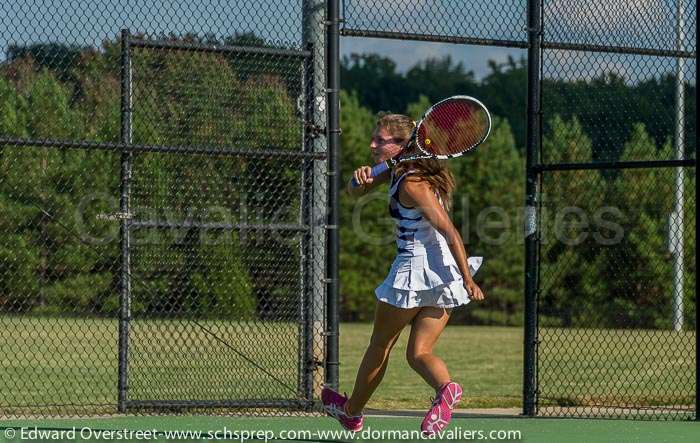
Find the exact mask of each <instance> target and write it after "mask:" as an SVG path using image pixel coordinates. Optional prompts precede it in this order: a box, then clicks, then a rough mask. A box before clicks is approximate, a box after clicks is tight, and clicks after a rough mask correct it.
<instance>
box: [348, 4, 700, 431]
mask: <svg viewBox="0 0 700 443" xmlns="http://www.w3.org/2000/svg"><path fill="white" fill-rule="evenodd" d="M344 12H345V13H344V19H345V22H344V27H343V34H344V35H347V36H359V37H384V38H397V39H406V40H423V41H435V42H453V43H466V44H475V45H494V46H501V47H516V48H517V47H521V48H528V50H529V51H528V55H529V72H528V75H529V79H528V82H529V85H528V89H529V98H528V102H529V103H528V122H529V123H528V124H529V127H528V133H529V137H528V166H527V174H526V175H527V183H528V185H529V186H528V190H527V196H526V197H527V198H526V201H527V203H526V204H527V206H526V208H525V209H526V211H525V215H526V226H525V228H526V231H525V234H526V237H527V238H526V243H527V245H526V257H527V263H526V311H527V312H526V315H525V319H526V330H525V340H526V345H525V365H524V371H525V372H524V379H525V386H524V387H523V388H524V395H523V407H524V413H525V414H527V415H535V414H539V415H546V416H567V417H630V418H661V419H687V418H693V417H694V416H695V414H696V412H695V411H696V396H697V384H696V377H697V369H696V368H697V366H696V365H697V357H696V355H697V349H696V343H697V337H696V329H697V324H696V319H697V311H696V306H695V304H696V290H695V282H696V252H695V241H696V238H695V233H696V218H695V214H696V210H697V207H696V203H695V187H696V185H695V164H696V151H697V142H696V139H697V133H696V122H695V120H696V117H695V115H696V111H695V109H696V103H695V88H696V77H695V73H696V70H697V67H696V48H695V41H696V30H697V23H696V20H695V17H696V5H695V3H694V2H690V1H688V0H680V1H662V0H657V1H651V2H632V1H618V2H612V3H609V4H608V3H606V4H602V3H600V2H595V1H581V2H575V3H571V2H566V1H559V0H544V1H535V2H527V3H523V2H512V1H507V0H502V1H496V2H483V1H479V0H474V1H464V2H403V1H395V2H381V3H380V2H365V1H359V0H354V1H353V0H345V2H344ZM522 86H523V88H524V87H525V86H526V85H525V84H523V85H522ZM461 92H462V91H455V92H454V93H456V94H457V93H461ZM487 105H488V103H487ZM481 155H487V154H486V152H484V153H482V154H481ZM484 255H487V256H488V252H485V253H484ZM487 263H488V262H487ZM487 268H488V266H487ZM484 272H488V269H486V270H485V271H484ZM481 277H482V278H487V277H484V276H483V274H482V275H481Z"/></svg>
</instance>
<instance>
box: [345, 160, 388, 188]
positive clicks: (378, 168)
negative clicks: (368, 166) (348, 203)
mask: <svg viewBox="0 0 700 443" xmlns="http://www.w3.org/2000/svg"><path fill="white" fill-rule="evenodd" d="M388 170H389V165H388V164H387V162H381V163H377V164H376V165H374V166H372V172H371V173H370V177H376V176H378V175H379V174H381V173H383V172H384V171H388ZM358 186H360V184H359V183H357V180H355V177H353V178H352V187H353V188H357V187H358Z"/></svg>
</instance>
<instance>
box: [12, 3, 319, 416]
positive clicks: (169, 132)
mask: <svg viewBox="0 0 700 443" xmlns="http://www.w3.org/2000/svg"><path fill="white" fill-rule="evenodd" d="M23 3H24V4H23ZM302 6H303V7H302ZM132 7H133V5H132V4H128V5H127V4H126V3H124V2H118V1H112V0H103V1H100V2H83V1H76V2H69V3H67V4H60V5H59V4H58V3H50V2H49V3H41V4H36V3H33V2H26V3H25V2H20V3H19V4H17V3H16V2H15V3H4V4H3V5H2V6H0V15H1V16H2V17H3V23H4V26H3V29H2V30H0V45H2V47H3V52H4V54H3V58H2V60H1V62H2V63H1V64H0V103H2V106H1V109H0V214H1V215H0V322H1V324H0V335H1V337H0V353H2V355H3V365H2V371H1V373H0V379H1V380H2V385H3V389H2V392H1V393H0V411H2V415H3V416H48V415H95V414H109V413H115V412H127V413H143V412H147V413H158V412H168V413H172V412H176V411H200V412H247V413H270V412H274V413H278V414H279V413H291V412H294V411H311V410H313V408H314V401H315V400H316V399H317V398H318V394H319V391H320V388H321V385H322V383H323V381H324V371H323V366H324V363H325V360H326V357H325V352H326V347H325V340H326V335H327V334H325V328H326V323H325V321H324V316H325V314H324V312H325V303H326V298H325V288H326V281H325V276H326V269H325V266H326V253H325V251H326V247H325V216H326V213H327V209H326V207H327V200H326V183H327V176H326V170H327V167H326V157H327V156H326V151H327V143H326V136H325V119H326V115H325V113H326V106H325V99H326V97H325V91H324V87H325V43H324V42H325V29H326V26H325V23H324V20H325V7H324V3H321V2H314V1H310V2H304V5H300V4H299V2H287V1H282V2H279V1H275V2H272V1H269V2H262V3H261V2H228V3H226V2H224V3H222V2H215V1H210V0H201V1H196V2H175V3H172V2H171V3H168V4H167V5H164V4H161V3H159V2H142V3H139V5H138V6H137V7H136V8H132Z"/></svg>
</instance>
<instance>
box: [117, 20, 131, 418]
mask: <svg viewBox="0 0 700 443" xmlns="http://www.w3.org/2000/svg"><path fill="white" fill-rule="evenodd" d="M120 117H121V131H120V132H121V133H120V141H121V142H122V143H124V144H130V143H131V142H132V140H131V139H132V128H131V119H132V115H131V48H130V47H129V30H128V29H122V32H121V106H120ZM131 157H132V153H131V152H122V154H121V180H120V189H121V196H120V198H119V212H120V215H121V216H120V226H119V238H120V251H121V252H120V259H121V266H120V270H119V272H120V275H119V375H118V377H119V381H118V390H119V394H118V399H117V402H118V404H117V410H118V411H119V412H126V401H127V394H128V379H127V368H128V355H129V353H128V351H129V320H130V318H131V306H130V302H131V274H130V271H131V256H130V251H129V244H130V235H129V223H130V220H129V216H128V214H129V209H130V208H129V207H130V198H131V195H130V193H131V160H132V158H131Z"/></svg>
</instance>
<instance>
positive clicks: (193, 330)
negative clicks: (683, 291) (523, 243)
mask: <svg viewBox="0 0 700 443" xmlns="http://www.w3.org/2000/svg"><path fill="white" fill-rule="evenodd" d="M203 324H204V325H205V326H206V328H208V329H209V330H211V331H213V332H214V333H215V334H216V335H217V336H218V337H219V338H221V339H223V341H225V342H227V343H229V344H233V345H235V347H237V348H238V349H241V350H243V351H244V352H245V353H246V354H247V356H249V357H250V358H253V359H255V360H256V361H258V362H259V364H260V365H261V366H262V367H264V368H265V369H266V371H267V374H264V373H261V372H260V371H259V370H257V369H256V368H254V367H253V366H251V365H250V364H249V363H247V362H246V361H245V360H244V359H242V358H241V357H240V356H239V355H236V354H235V353H234V352H232V351H231V349H230V348H227V347H226V346H223V345H222V343H221V341H220V340H216V339H215V338H213V337H212V335H210V334H207V333H205V332H204V331H203V330H202V329H201V328H199V327H197V326H195V325H193V324H192V323H188V322H179V321H166V320H158V321H156V320H148V321H145V320H140V321H134V322H133V323H132V329H131V332H132V339H131V340H132V341H131V348H130V352H131V357H132V358H131V364H130V367H129V370H130V374H131V378H130V398H134V399H153V398H159V399H183V398H189V399H227V398H241V397H242V398H245V397H246V396H247V395H250V394H251V391H250V386H251V385H254V386H266V390H265V392H264V396H265V398H280V397H281V398H285V397H288V396H289V394H290V389H294V386H295V383H296V376H297V373H296V368H297V366H296V364H297V363H296V353H297V352H298V348H297V347H296V339H295V338H294V337H296V334H297V330H296V327H295V326H294V325H289V324H276V323H269V322H268V323H261V322H257V323H252V324H244V323H226V322H221V321H206V322H203ZM408 332H409V331H408V330H405V331H404V332H403V334H402V336H401V339H400V340H399V342H398V343H397V345H396V347H395V348H394V351H393V354H392V357H391V361H390V363H389V369H388V371H387V375H386V377H385V380H384V382H383V383H382V385H381V386H380V387H379V389H378V390H377V392H376V393H375V396H374V397H373V398H372V400H371V402H370V404H369V405H368V407H369V408H376V409H424V408H425V407H426V406H427V405H428V404H429V403H430V397H431V396H432V395H433V392H432V390H431V389H430V388H429V387H428V386H427V385H426V384H425V383H424V382H423V381H422V379H420V377H419V376H418V375H417V374H415V373H414V372H413V371H412V370H411V369H410V368H409V366H408V364H407V363H406V360H405V349H406V341H407V338H408ZM340 333H341V335H340V350H341V366H340V388H341V390H344V391H347V392H348V393H349V392H350V391H351V390H352V387H353V383H354V377H355V371H356V369H357V366H358V365H359V362H360V360H361V358H362V355H363V352H364V349H365V347H366V345H367V343H368V341H369V337H370V334H371V325H369V324H342V325H341V331H340ZM116 337H117V322H116V321H115V320H109V319H65V318H50V319H49V318H31V317H3V318H0V370H1V371H2V373H3V376H2V379H3V384H4V388H3V389H2V390H0V408H2V410H4V411H5V412H6V413H8V412H16V413H17V412H22V411H24V412H25V413H28V412H31V411H32V410H35V409H36V408H34V409H33V408H32V405H37V404H43V405H49V406H47V407H46V408H44V409H42V411H43V412H51V411H53V409H51V408H56V409H60V408H61V407H62V406H61V405H73V407H75V408H79V407H84V408H85V409H86V410H90V411H96V412H101V413H112V412H114V405H115V404H116V400H117V392H116V374H117V338H116ZM541 339H542V344H541V361H540V384H541V386H540V390H541V397H542V398H541V402H540V404H541V405H542V406H547V405H560V406H580V405H597V404H608V405H609V404H613V405H620V406H625V405H629V403H630V402H633V403H635V404H636V405H665V406H678V405H681V406H684V407H686V408H689V407H692V405H693V394H694V389H695V381H694V377H695V374H694V368H695V366H694V355H695V349H694V345H693V344H694V335H693V333H681V334H678V333H672V332H666V331H639V330H635V331H593V330H567V331H565V333H564V332H563V331H562V330H555V329H548V330H543V331H541ZM671 344H672V346H671ZM612 350H614V353H613V352H611V351H612ZM437 353H438V355H441V356H443V358H444V359H445V360H446V362H447V364H448V367H449V368H450V371H451V375H452V378H453V379H455V380H458V381H460V382H461V383H462V384H463V386H464V388H465V396H464V401H463V402H462V403H461V407H464V408H483V407H519V406H520V405H521V391H522V329H521V328H505V327H471V326H449V327H448V328H447V329H446V330H445V332H444V334H443V336H442V337H441V340H440V342H439V345H438V347H437ZM272 355H277V356H278V357H275V358H273V357H271V356H272ZM272 377H274V378H275V379H276V380H277V381H276V382H273V383H269V381H270V379H271V378H272ZM618 392H624V396H620V395H619V394H617V393H618ZM51 405H54V406H51Z"/></svg>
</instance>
